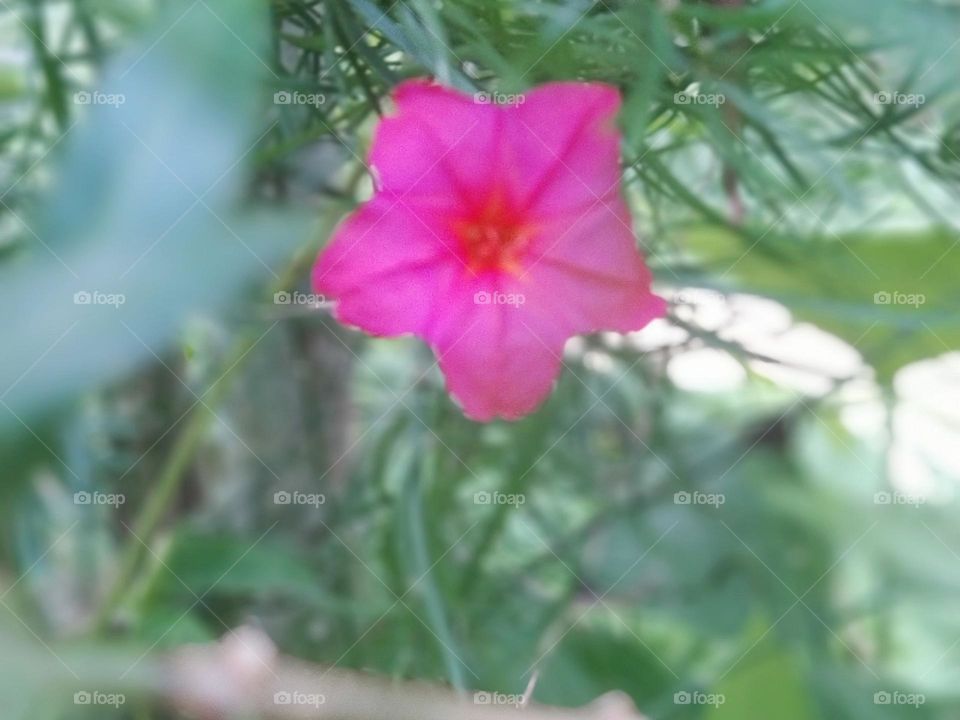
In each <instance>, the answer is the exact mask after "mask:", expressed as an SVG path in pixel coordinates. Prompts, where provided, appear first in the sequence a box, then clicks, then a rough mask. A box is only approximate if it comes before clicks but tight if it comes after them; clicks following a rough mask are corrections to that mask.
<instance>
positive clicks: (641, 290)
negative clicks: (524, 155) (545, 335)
mask: <svg viewBox="0 0 960 720" xmlns="http://www.w3.org/2000/svg"><path fill="white" fill-rule="evenodd" d="M531 254H532V257H530V258H529V261H528V265H527V269H526V270H525V272H524V273H523V275H522V276H521V279H522V280H523V282H524V285H525V286H526V288H527V289H526V290H525V293H526V295H527V304H526V305H527V307H528V308H529V309H530V310H531V311H535V310H537V309H538V308H543V314H544V315H546V316H547V317H548V321H549V322H552V323H553V324H554V325H560V326H562V327H563V331H564V332H566V334H567V335H579V334H583V333H590V332H596V331H599V330H615V331H618V332H631V331H634V330H640V329H641V328H643V327H644V326H645V325H646V324H647V323H649V322H650V321H651V320H653V319H654V318H657V317H660V316H662V315H663V314H664V312H665V310H666V303H665V301H664V300H663V299H662V298H660V297H658V296H656V295H654V294H653V293H652V291H651V290H650V281H651V279H652V276H651V274H650V271H649V269H648V268H647V266H646V264H645V263H644V261H643V256H642V255H641V254H640V252H639V250H638V249H637V246H636V240H635V238H634V234H633V230H632V228H631V223H630V213H629V211H628V210H627V207H626V204H625V203H624V202H623V200H621V199H620V198H614V199H613V200H610V201H608V202H604V203H601V202H596V201H595V202H594V204H593V205H592V206H590V207H589V208H588V209H587V211H586V212H582V213H579V214H578V215H576V216H574V217H572V218H571V217H569V216H566V217H563V216H558V217H556V218H555V219H554V220H553V221H552V222H549V223H547V224H546V225H545V226H544V229H543V230H542V231H541V234H540V236H539V237H538V238H537V242H536V248H535V249H534V250H533V252H532V253H531Z"/></svg>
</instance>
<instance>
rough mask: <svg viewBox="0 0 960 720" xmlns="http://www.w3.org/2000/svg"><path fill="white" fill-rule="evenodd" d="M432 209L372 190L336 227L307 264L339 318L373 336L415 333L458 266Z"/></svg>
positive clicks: (316, 285) (315, 284) (451, 241)
mask: <svg viewBox="0 0 960 720" xmlns="http://www.w3.org/2000/svg"><path fill="white" fill-rule="evenodd" d="M436 212H437V211H430V210H425V209H423V208H418V209H414V208H412V207H411V206H410V205H409V204H408V203H406V202H405V201H402V200H400V199H398V198H396V197H393V196H391V195H388V194H380V195H377V196H376V197H374V199H373V200H371V201H369V202H368V203H366V204H365V205H363V206H361V207H360V208H358V209H357V210H356V211H355V212H354V214H353V215H351V216H350V217H349V218H348V219H347V220H346V221H345V222H344V223H342V224H341V225H340V227H339V228H338V229H337V231H336V232H335V233H334V236H333V239H332V240H331V242H330V245H329V246H328V247H327V248H326V249H325V250H324V252H323V253H322V254H321V256H320V258H319V259H318V261H317V264H316V265H315V266H314V268H313V287H314V289H315V290H316V292H318V293H322V294H324V295H326V296H328V297H329V298H332V299H336V300H337V301H338V302H337V306H336V310H335V315H336V317H337V318H338V319H339V320H341V321H342V322H344V323H347V324H350V325H356V326H357V327H360V328H363V329H364V330H366V331H367V332H370V333H374V334H377V335H401V334H404V333H418V334H419V333H422V332H423V330H424V328H425V327H427V325H428V324H429V321H430V320H431V319H432V317H433V314H434V313H435V309H436V307H437V303H438V302H440V303H441V304H442V299H438V297H437V291H438V288H439V287H440V286H441V285H442V284H445V283H444V278H445V275H446V274H447V273H450V272H453V271H454V270H455V267H454V266H457V267H460V269H461V271H462V266H461V265H460V262H459V261H458V260H457V259H456V256H455V255H454V254H453V252H452V250H451V248H452V247H453V244H454V243H455V242H456V239H455V238H452V237H450V235H449V231H447V230H444V227H445V224H444V223H443V222H441V221H439V219H438V218H437V217H436Z"/></svg>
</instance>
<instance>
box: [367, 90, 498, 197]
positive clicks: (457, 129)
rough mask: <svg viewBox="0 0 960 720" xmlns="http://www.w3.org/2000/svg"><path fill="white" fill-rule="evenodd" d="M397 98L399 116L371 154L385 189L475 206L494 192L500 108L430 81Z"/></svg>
mask: <svg viewBox="0 0 960 720" xmlns="http://www.w3.org/2000/svg"><path fill="white" fill-rule="evenodd" d="M393 97H394V100H395V101H396V105H397V114H396V115H394V116H392V117H388V118H385V119H383V120H382V121H381V122H380V124H379V126H378V127H377V131H376V134H375V137H374V141H373V147H372V149H371V151H370V163H371V165H373V167H374V168H375V170H376V172H377V175H378V178H379V182H380V186H381V187H382V188H383V189H384V190H387V191H390V192H393V193H396V194H398V195H400V194H404V193H408V194H409V195H410V196H411V197H423V198H430V199H433V200H434V201H435V200H437V199H439V200H441V201H456V200H462V201H464V202H467V203H469V202H471V201H472V198H474V197H475V196H476V194H477V193H478V192H481V191H484V190H485V189H487V188H488V186H489V185H490V184H491V179H492V178H494V177H496V174H497V173H498V172H499V169H500V168H502V167H503V163H502V162H501V161H500V160H501V159H500V157H499V156H498V150H497V148H499V146H500V145H501V135H502V133H501V131H500V124H501V121H502V118H501V116H500V113H499V112H498V108H497V107H495V106H493V105H483V104H478V103H475V102H474V101H473V98H471V97H470V96H469V95H465V94H463V93H460V92H457V91H455V90H450V89H447V88H444V87H442V86H440V85H435V84H432V83H429V82H427V81H424V80H408V81H407V82H404V83H401V84H400V85H398V86H397V88H396V90H395V91H394V94H393Z"/></svg>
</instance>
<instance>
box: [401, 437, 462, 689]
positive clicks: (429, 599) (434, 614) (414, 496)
mask: <svg viewBox="0 0 960 720" xmlns="http://www.w3.org/2000/svg"><path fill="white" fill-rule="evenodd" d="M423 445H424V454H423V457H422V458H421V459H420V463H419V465H420V472H419V473H416V472H414V473H411V474H410V476H409V478H408V479H407V482H406V484H405V489H404V493H403V498H404V501H405V505H404V513H405V515H406V524H407V531H408V533H409V537H410V541H411V547H412V555H413V570H414V573H415V577H416V578H419V584H420V586H421V587H422V588H423V597H424V603H425V605H426V610H427V619H428V620H429V622H430V625H431V627H432V629H433V631H434V632H435V633H436V635H437V638H438V640H439V643H440V646H441V650H442V652H443V660H444V665H445V666H446V669H447V677H448V679H449V680H450V684H451V685H453V687H454V688H456V690H457V691H458V692H460V693H461V694H462V693H464V692H465V690H466V688H467V683H466V678H465V677H464V674H463V663H462V661H461V660H460V655H461V654H462V653H459V652H457V651H456V650H455V649H454V648H455V647H456V645H455V642H454V638H453V632H452V631H451V629H450V622H449V618H448V616H447V609H446V606H445V605H444V601H443V595H442V593H441V592H440V588H439V587H438V585H437V583H436V581H435V579H434V576H433V569H432V567H431V566H432V563H431V562H430V553H429V550H428V547H427V532H426V526H425V524H424V519H423V488H424V487H430V486H431V485H432V484H433V483H432V481H433V479H434V475H435V473H436V467H437V448H436V444H435V443H432V442H430V441H429V440H427V439H426V434H425V433H424V441H423Z"/></svg>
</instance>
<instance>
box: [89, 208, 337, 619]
mask: <svg viewBox="0 0 960 720" xmlns="http://www.w3.org/2000/svg"><path fill="white" fill-rule="evenodd" d="M337 215H339V208H337V207H336V206H331V211H330V212H329V213H328V216H327V217H325V218H324V222H323V223H322V228H328V227H332V225H333V222H334V221H335V218H336V216H337ZM312 259H313V247H312V244H311V246H310V247H309V248H304V249H303V250H301V251H300V252H299V253H297V254H296V255H295V256H294V258H293V260H292V261H291V263H290V265H289V266H288V267H287V269H286V270H285V271H284V273H283V276H282V277H281V278H280V280H279V281H278V282H277V284H276V286H275V287H274V288H272V289H271V290H270V295H271V297H272V295H273V293H274V292H277V291H280V290H286V289H287V288H289V287H291V286H293V285H294V284H296V282H297V280H298V279H299V278H300V277H302V276H303V274H304V273H305V272H306V271H307V269H308V268H309V266H310V263H311V262H312ZM260 337H261V335H259V334H255V333H251V332H248V333H245V334H244V335H243V336H242V337H241V338H240V340H239V341H238V342H237V344H236V347H235V348H234V349H233V351H232V352H231V353H230V355H229V356H228V357H227V360H226V362H225V363H224V365H223V371H222V374H221V375H220V376H219V379H218V380H217V381H216V382H215V383H214V384H213V385H212V386H211V387H210V389H208V390H207V393H206V394H205V395H203V396H202V398H203V402H199V401H198V402H196V403H195V404H194V406H193V407H192V408H191V409H190V410H189V411H188V412H189V417H188V418H187V421H186V426H185V428H184V430H183V431H182V432H181V433H180V435H179V436H178V437H177V440H176V442H175V444H174V447H173V450H172V451H171V453H170V455H169V457H168V459H167V461H166V463H165V464H164V466H163V468H162V469H161V470H160V475H159V477H158V479H157V481H156V482H155V483H154V484H153V486H152V488H151V490H150V494H149V496H148V497H147V500H146V502H145V503H144V505H143V507H142V508H141V509H140V512H139V513H138V515H137V517H136V519H135V520H134V522H133V524H132V526H131V530H132V532H133V533H135V537H136V540H135V541H131V542H129V543H128V544H127V546H126V548H125V550H124V552H123V555H122V557H121V559H120V563H119V565H120V568H119V570H118V571H117V575H116V580H115V581H114V582H113V584H112V585H111V586H110V588H109V589H108V590H107V592H106V594H105V596H104V601H103V603H102V604H101V606H100V609H99V611H98V613H97V614H96V616H95V617H94V620H93V624H92V629H93V632H94V633H102V632H104V631H105V630H106V629H107V627H108V625H109V622H110V619H111V618H112V617H113V615H114V613H115V612H116V610H117V608H118V607H119V606H120V604H121V602H122V601H123V598H124V597H125V596H126V594H127V592H128V590H129V589H130V587H131V586H132V585H133V582H134V580H135V578H136V576H137V571H138V569H139V568H140V565H141V563H142V562H143V559H144V557H145V555H146V553H147V548H148V547H149V544H150V540H151V539H152V538H153V536H154V534H155V533H156V531H157V528H159V527H160V523H161V522H162V521H163V518H164V516H165V515H166V514H167V510H168V508H169V507H170V506H171V504H172V503H173V501H174V500H175V499H176V497H177V493H178V492H179V490H180V487H181V485H182V484H183V481H184V478H185V477H186V471H187V469H188V468H189V467H190V463H191V462H192V461H193V458H194V456H195V455H196V453H197V451H198V450H199V448H200V445H201V443H202V441H203V439H204V438H205V437H206V433H207V429H208V428H209V427H210V424H211V421H212V419H213V418H214V417H215V416H214V411H213V408H215V407H216V406H217V405H218V404H219V403H220V401H222V400H223V398H224V396H225V395H226V392H227V390H228V389H229V386H230V382H229V381H230V380H231V379H232V378H233V377H234V375H235V374H236V371H237V368H239V367H240V365H241V363H242V361H243V360H244V359H245V358H246V356H247V355H248V354H249V353H250V351H251V350H252V349H253V347H254V346H255V345H256V344H257V342H258V341H259V339H260Z"/></svg>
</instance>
